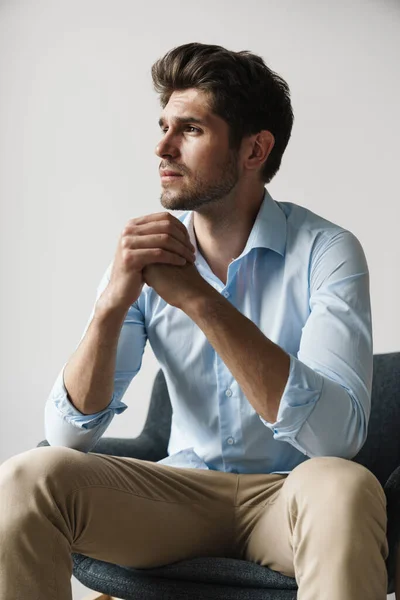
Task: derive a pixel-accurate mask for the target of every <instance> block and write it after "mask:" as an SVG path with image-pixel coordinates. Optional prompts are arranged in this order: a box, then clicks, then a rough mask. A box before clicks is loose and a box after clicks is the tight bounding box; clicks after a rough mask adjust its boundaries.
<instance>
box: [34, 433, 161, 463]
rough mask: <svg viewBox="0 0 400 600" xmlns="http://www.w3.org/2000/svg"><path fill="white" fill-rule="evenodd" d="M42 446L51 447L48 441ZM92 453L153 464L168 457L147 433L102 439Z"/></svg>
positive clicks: (42, 443) (41, 443) (44, 441)
mask: <svg viewBox="0 0 400 600" xmlns="http://www.w3.org/2000/svg"><path fill="white" fill-rule="evenodd" d="M40 446H50V444H49V443H48V441H47V440H43V441H42V442H40V443H39V444H38V447H40ZM90 452H95V453H98V454H110V455H112V456H126V457H128V458H139V459H141V460H150V461H152V462H157V461H158V460H161V459H162V458H165V456H166V453H165V450H164V449H163V448H159V447H157V445H156V444H155V443H154V441H153V440H152V439H151V438H150V437H149V436H148V435H146V434H145V433H142V434H141V435H139V436H138V437H136V438H112V437H105V438H100V440H99V441H98V442H97V444H96V445H95V446H94V447H93V448H92V450H91V451H90Z"/></svg>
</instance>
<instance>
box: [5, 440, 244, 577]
mask: <svg viewBox="0 0 400 600" xmlns="http://www.w3.org/2000/svg"><path fill="white" fill-rule="evenodd" d="M7 469H8V470H9V472H10V473H9V474H10V477H11V478H14V479H15V482H16V483H15V485H16V487H17V488H18V490H17V491H18V492H19V494H17V493H16V494H15V496H17V501H18V497H19V498H20V501H21V502H22V501H23V500H22V499H23V498H24V497H26V496H27V495H29V497H32V494H34V495H35V497H36V500H35V507H37V510H38V511H39V512H40V513H41V514H42V515H45V516H46V517H47V518H49V519H51V520H52V521H53V522H54V523H55V525H56V527H57V528H58V529H59V530H61V531H62V532H63V533H64V535H65V537H66V538H67V539H68V542H69V544H70V548H71V551H72V552H77V553H81V554H85V555H87V556H91V557H93V558H96V559H100V560H104V561H107V562H112V563H116V564H120V565H127V566H133V567H137V568H148V567H154V566H159V565H163V564H168V563H171V562H175V561H179V560H183V559H187V558H192V557H195V556H215V555H228V556H229V555H230V552H231V549H232V540H233V530H232V522H233V511H234V497H235V490H236V481H237V475H234V474H231V473H219V472H215V471H202V470H199V469H183V468H176V467H170V466H167V465H159V464H157V463H152V462H149V461H142V460H137V459H133V458H122V457H116V456H108V455H102V454H96V453H89V454H86V453H82V452H79V451H76V450H71V449H69V448H60V447H42V448H36V449H34V450H31V451H29V452H25V453H22V454H20V455H18V456H16V457H13V459H10V461H9V463H8V465H7ZM22 509H23V506H22V507H21V511H22Z"/></svg>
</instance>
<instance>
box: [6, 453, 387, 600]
mask: <svg viewBox="0 0 400 600" xmlns="http://www.w3.org/2000/svg"><path fill="white" fill-rule="evenodd" d="M71 552H78V553H81V554H85V555H87V556H90V557H93V558H96V559H100V560H104V561H108V562H112V563H116V564H119V565H129V566H132V567H137V568H141V569H145V568H149V567H155V566H160V565H165V564H168V563H172V562H175V561H180V560H184V559H189V558H193V557H199V556H226V557H233V558H240V559H245V560H250V561H254V562H256V563H259V564H260V565H264V566H268V567H269V568H271V569H274V570H276V571H279V572H281V573H283V574H285V575H289V576H295V577H296V579H297V582H298V585H299V592H298V599H299V600H385V598H386V586H387V575H386V568H385V558H386V556H387V542H386V503H385V495H384V492H383V490H382V487H381V486H380V484H379V482H378V481H377V479H376V478H375V477H374V475H372V474H371V473H370V472H369V471H368V470H367V469H365V468H364V467H362V466H360V465H358V464H356V463H353V462H350V461H347V460H343V459H339V458H313V459H310V460H308V461H306V462H305V463H303V464H301V465H299V466H298V467H296V468H295V469H294V470H293V471H292V472H291V473H290V474H289V475H288V476H285V475H237V474H233V473H223V472H218V471H205V470H204V471H203V470H199V469H184V468H178V467H171V466H167V465H159V464H157V463H152V462H148V461H141V460H137V459H132V458H120V457H115V456H107V455H102V454H96V453H89V454H85V453H82V452H78V451H76V450H71V449H69V448H61V447H41V448H35V449H34V450H30V451H28V452H24V453H22V454H19V455H17V456H14V457H13V458H11V459H9V460H8V461H6V462H5V463H3V464H2V465H1V466H0V600H71V599H72V592H71V575H72V560H71Z"/></svg>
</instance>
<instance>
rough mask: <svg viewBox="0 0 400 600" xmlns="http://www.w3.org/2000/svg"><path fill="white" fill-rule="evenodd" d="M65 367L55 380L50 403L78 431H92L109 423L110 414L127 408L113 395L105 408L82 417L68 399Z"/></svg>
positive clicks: (118, 412) (121, 411)
mask: <svg viewBox="0 0 400 600" xmlns="http://www.w3.org/2000/svg"><path fill="white" fill-rule="evenodd" d="M65 366H66V365H64V367H63V369H62V371H61V373H60V374H59V376H58V377H57V379H56V382H55V384H54V387H53V389H52V392H51V395H50V401H53V403H54V406H55V408H56V409H57V411H58V412H59V414H60V415H61V417H62V418H63V419H64V420H65V421H66V422H67V423H70V424H71V425H73V426H74V427H77V428H78V429H93V428H94V427H98V426H99V425H101V424H103V423H104V422H105V421H107V422H109V420H110V413H111V414H112V416H114V414H117V415H119V414H121V413H123V412H124V410H126V409H127V408H128V407H127V405H126V404H125V403H124V402H121V401H120V400H118V399H117V398H116V396H115V394H113V398H112V400H111V402H110V404H109V405H108V406H106V408H104V409H103V410H101V411H99V412H97V413H93V414H91V415H84V414H83V413H81V412H80V411H79V410H78V409H77V408H76V407H75V406H74V405H73V404H72V403H71V402H70V400H69V398H68V392H67V389H66V387H65V385H64V369H65Z"/></svg>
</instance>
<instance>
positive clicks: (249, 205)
mask: <svg viewBox="0 0 400 600" xmlns="http://www.w3.org/2000/svg"><path fill="white" fill-rule="evenodd" d="M263 198H264V187H258V188H257V189H255V190H254V191H253V192H252V193H249V192H248V193H246V194H240V196H239V194H236V196H235V197H227V198H224V200H221V201H220V202H218V203H217V204H216V205H215V206H207V207H206V210H203V211H201V213H199V212H195V213H194V216H193V227H194V231H195V234H196V240H197V246H198V249H199V250H200V252H201V254H202V255H203V257H204V259H205V260H206V261H207V263H208V265H209V266H210V269H211V270H212V271H213V273H214V274H215V275H216V276H217V277H218V278H219V279H220V280H221V281H222V282H223V283H226V277H227V271H228V266H229V263H231V262H232V260H233V259H235V258H237V257H238V256H240V254H241V253H242V252H243V250H244V248H245V246H246V243H247V240H248V238H249V235H250V232H251V230H252V227H253V225H254V221H255V220H256V217H257V214H258V211H259V210H260V206H261V204H262V201H263Z"/></svg>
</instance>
